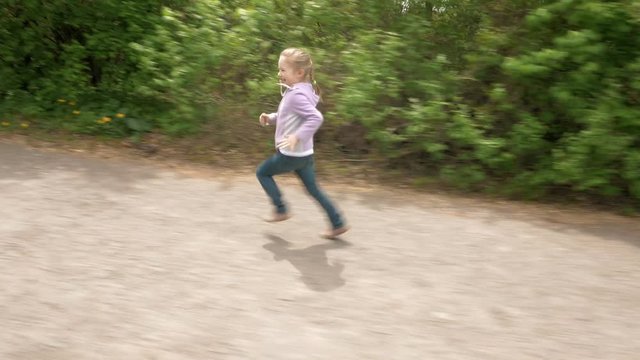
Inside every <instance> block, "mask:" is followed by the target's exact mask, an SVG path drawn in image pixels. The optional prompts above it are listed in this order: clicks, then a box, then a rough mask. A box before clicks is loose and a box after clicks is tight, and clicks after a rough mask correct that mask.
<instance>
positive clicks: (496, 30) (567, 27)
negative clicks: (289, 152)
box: [0, 0, 640, 203]
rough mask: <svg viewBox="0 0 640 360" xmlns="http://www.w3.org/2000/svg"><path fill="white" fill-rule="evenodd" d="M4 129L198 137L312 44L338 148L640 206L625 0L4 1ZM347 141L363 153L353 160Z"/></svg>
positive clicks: (257, 102)
mask: <svg viewBox="0 0 640 360" xmlns="http://www.w3.org/2000/svg"><path fill="white" fill-rule="evenodd" d="M0 4H2V6H1V7H0V120H2V128H12V127H17V126H28V125H33V126H37V127H40V128H44V129H60V128H62V129H66V130H70V131H76V132H83V133H90V134H106V135H111V136H126V135H130V134H135V133H139V132H144V131H149V130H151V129H155V131H161V132H164V133H167V134H173V135H178V134H188V133H192V132H197V131H198V129H199V126H200V125H201V124H203V123H204V122H216V121H224V117H225V114H222V113H220V111H218V109H219V108H220V107H221V104H225V103H226V104H228V103H236V104H243V105H245V106H246V107H248V108H250V109H253V108H255V109H256V112H258V111H260V110H262V108H263V106H264V105H265V104H275V103H277V101H278V92H277V87H276V86H275V82H276V80H275V76H274V75H275V72H276V69H275V64H276V62H277V56H278V53H279V52H280V51H281V50H282V49H283V48H285V47H288V46H303V47H307V48H309V49H310V50H311V51H312V53H313V55H314V57H315V63H316V64H317V72H318V81H319V83H320V85H321V87H322V88H323V89H324V96H323V98H324V102H323V104H322V106H323V110H324V111H325V114H326V118H327V126H328V127H335V128H338V127H345V128H347V126H349V127H350V128H351V129H353V127H354V126H355V127H359V128H360V129H363V130H364V133H365V134H366V141H360V142H347V143H345V144H343V145H344V146H345V148H346V149H347V150H352V151H356V150H357V151H360V152H364V153H369V154H371V155H372V156H373V155H376V156H378V157H380V156H382V157H384V158H385V159H387V161H388V163H389V165H390V166H394V167H399V168H403V169H411V170H412V171H414V172H416V173H417V174H423V175H425V176H436V177H439V178H441V179H443V180H445V181H447V182H448V183H451V184H454V185H456V186H460V187H463V188H468V189H490V190H493V191H499V192H503V193H509V194H516V195H519V196H526V197H532V198H535V197H539V196H547V195H550V194H555V193H557V192H558V191H566V192H569V193H575V194H578V193H580V194H587V195H589V196H595V197H599V198H610V199H622V198H627V199H634V201H636V203H637V202H638V201H640V36H638V34H640V2H638V1H634V0H626V1H625V0H619V1H612V0H609V1H606V0H433V1H427V0H385V1H379V0H315V1H303V0H268V1H258V0H175V1H170V0H164V1H163V0H118V1H116V0H101V1H91V2H89V1H82V0H75V1H63V0H40V1H36V0H21V1H17V0H0ZM353 147H358V149H354V148H353Z"/></svg>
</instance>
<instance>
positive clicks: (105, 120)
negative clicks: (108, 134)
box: [102, 116, 111, 123]
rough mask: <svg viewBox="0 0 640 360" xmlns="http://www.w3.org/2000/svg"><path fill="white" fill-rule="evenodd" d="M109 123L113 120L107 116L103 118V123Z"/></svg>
mask: <svg viewBox="0 0 640 360" xmlns="http://www.w3.org/2000/svg"><path fill="white" fill-rule="evenodd" d="M109 121H111V118H110V117H108V116H105V117H103V118H102V122H103V123H108V122H109Z"/></svg>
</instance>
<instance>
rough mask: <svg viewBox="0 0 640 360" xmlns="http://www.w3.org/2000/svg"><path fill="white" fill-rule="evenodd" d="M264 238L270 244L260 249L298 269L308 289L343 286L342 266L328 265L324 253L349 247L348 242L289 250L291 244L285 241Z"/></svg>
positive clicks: (270, 236)
mask: <svg viewBox="0 0 640 360" xmlns="http://www.w3.org/2000/svg"><path fill="white" fill-rule="evenodd" d="M265 236H266V237H267V239H269V240H270V241H271V242H269V243H267V244H265V245H264V246H262V247H263V248H265V249H267V250H269V251H271V252H272V253H273V259H274V260H276V261H281V260H287V261H289V262H290V263H291V265H293V266H294V267H295V268H296V269H298V271H300V278H301V280H302V282H303V283H304V284H305V285H307V287H308V288H309V289H311V290H314V291H331V290H335V289H337V288H339V287H341V286H343V285H344V284H345V281H344V279H343V278H341V277H340V274H341V273H342V270H344V265H343V264H342V263H339V262H333V263H332V264H329V261H328V259H327V254H326V251H327V250H331V249H340V248H343V247H346V246H349V243H348V242H346V241H342V240H334V241H332V242H328V243H325V244H318V245H313V246H309V247H307V248H304V249H290V247H291V243H290V242H288V241H287V240H285V239H283V238H281V237H279V236H275V235H271V234H266V235H265Z"/></svg>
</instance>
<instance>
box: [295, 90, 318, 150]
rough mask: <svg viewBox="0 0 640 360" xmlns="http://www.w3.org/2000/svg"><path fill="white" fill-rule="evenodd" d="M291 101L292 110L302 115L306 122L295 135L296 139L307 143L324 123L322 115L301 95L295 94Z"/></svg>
mask: <svg viewBox="0 0 640 360" xmlns="http://www.w3.org/2000/svg"><path fill="white" fill-rule="evenodd" d="M292 95H293V98H292V99H291V104H292V106H291V107H292V109H293V111H294V112H295V113H297V114H298V115H300V116H301V117H302V118H303V119H304V122H303V123H302V125H301V126H300V127H299V128H298V131H296V133H295V137H296V138H298V140H299V141H301V142H306V141H307V140H309V139H310V138H311V137H313V134H315V133H316V131H318V129H319V128H320V125H322V122H323V121H324V118H323V116H322V113H321V112H320V111H319V110H318V109H316V107H315V105H314V104H313V103H312V102H311V101H310V100H309V99H308V98H307V97H306V96H305V95H304V94H301V93H293V94H292Z"/></svg>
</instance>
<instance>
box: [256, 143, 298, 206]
mask: <svg viewBox="0 0 640 360" xmlns="http://www.w3.org/2000/svg"><path fill="white" fill-rule="evenodd" d="M294 165H295V164H293V163H292V162H291V161H289V159H288V157H285V156H284V155H282V154H280V153H277V154H274V155H273V156H272V157H270V158H268V159H267V160H265V161H264V162H263V163H262V164H260V166H258V169H257V171H256V176H257V178H258V181H260V185H262V188H263V189H264V191H265V192H266V193H267V195H268V196H269V199H270V200H271V203H272V204H273V206H275V208H276V212H277V213H279V214H284V213H286V212H287V206H286V205H285V203H284V202H283V201H282V193H281V192H280V189H279V188H278V185H277V184H276V182H275V180H274V179H273V176H274V175H278V174H284V173H287V172H290V171H293V170H294Z"/></svg>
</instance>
